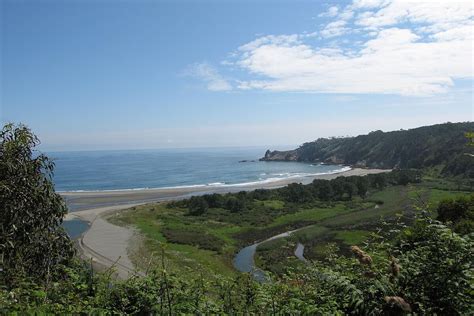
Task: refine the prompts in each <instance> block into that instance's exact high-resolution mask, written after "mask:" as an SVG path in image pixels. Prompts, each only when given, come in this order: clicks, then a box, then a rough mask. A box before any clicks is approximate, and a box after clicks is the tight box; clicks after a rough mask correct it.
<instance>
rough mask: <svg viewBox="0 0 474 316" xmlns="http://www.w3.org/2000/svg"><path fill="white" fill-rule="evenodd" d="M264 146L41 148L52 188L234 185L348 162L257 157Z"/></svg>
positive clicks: (326, 170) (314, 172)
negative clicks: (48, 160)
mask: <svg viewBox="0 0 474 316" xmlns="http://www.w3.org/2000/svg"><path fill="white" fill-rule="evenodd" d="M265 150H266V149H265V148H211V149H159V150H120V151H119V150H116V151H74V152H50V153H46V154H47V155H48V156H49V157H50V158H52V159H53V160H54V162H55V165H56V167H55V172H54V177H53V181H54V183H55V187H56V190H57V191H59V192H61V191H62V192H64V191H98V190H127V189H128V190H134V189H145V188H170V187H193V186H209V187H213V186H216V187H217V186H239V185H248V184H258V183H268V182H272V181H278V180H281V179H286V178H299V177H304V176H311V175H319V174H327V173H335V172H340V171H343V170H347V169H348V167H344V166H335V165H322V164H310V163H299V162H264V161H259V160H258V159H259V158H261V157H262V156H263V155H264V153H265Z"/></svg>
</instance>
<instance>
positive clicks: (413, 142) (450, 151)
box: [261, 122, 474, 177]
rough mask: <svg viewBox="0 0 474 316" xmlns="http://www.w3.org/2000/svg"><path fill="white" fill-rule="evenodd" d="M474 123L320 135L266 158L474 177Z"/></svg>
mask: <svg viewBox="0 0 474 316" xmlns="http://www.w3.org/2000/svg"><path fill="white" fill-rule="evenodd" d="M472 131H474V122H465V123H445V124H438V125H432V126H423V127H419V128H414V129H410V130H399V131H393V132H382V131H375V132H371V133H369V134H367V135H359V136H356V137H343V138H319V139H318V140H316V141H313V142H308V143H305V144H303V145H301V146H300V147H299V148H297V149H295V150H290V151H270V150H268V151H267V152H266V153H265V157H263V158H262V159H261V160H264V161H302V162H323V163H332V164H347V165H352V166H357V167H368V168H400V169H405V168H415V169H425V168H436V169H437V170H439V171H440V172H441V173H442V174H444V175H452V176H458V175H459V176H466V177H467V176H469V177H474V158H473V157H472V156H470V155H467V153H471V154H472V153H474V147H472V146H468V141H469V140H468V138H466V136H465V134H466V133H467V132H472Z"/></svg>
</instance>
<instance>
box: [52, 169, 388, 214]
mask: <svg viewBox="0 0 474 316" xmlns="http://www.w3.org/2000/svg"><path fill="white" fill-rule="evenodd" d="M389 171H390V170H387V169H362V168H353V169H351V170H346V171H341V172H337V173H328V174H320V175H313V176H303V177H292V178H286V179H281V180H276V181H271V182H266V183H254V184H242V185H240V184H237V185H234V184H232V185H227V186H226V185H223V186H212V185H210V186H206V185H204V186H188V187H174V188H155V189H124V190H104V191H70V192H59V194H60V195H61V196H62V197H63V198H64V199H65V201H66V203H67V204H68V207H69V210H70V212H71V213H75V212H77V211H82V210H87V209H91V208H100V207H106V206H118V205H123V204H132V203H140V204H143V203H152V202H164V201H168V200H178V199H185V198H189V197H191V196H192V195H203V194H212V193H220V194H224V193H235V192H239V191H252V190H256V189H276V188H280V187H284V186H286V185H288V184H291V183H302V184H309V183H311V182H312V181H313V180H315V179H324V180H331V179H334V178H337V177H340V176H346V177H347V176H364V175H367V174H375V173H381V172H389Z"/></svg>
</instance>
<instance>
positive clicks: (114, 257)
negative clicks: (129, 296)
mask: <svg viewBox="0 0 474 316" xmlns="http://www.w3.org/2000/svg"><path fill="white" fill-rule="evenodd" d="M389 171H390V170H382V169H360V168H354V169H351V170H348V171H344V172H340V173H333V174H324V175H319V176H308V177H303V178H288V179H282V180H281V181H275V182H271V183H264V184H258V185H248V186H239V187H205V188H203V187H192V188H181V189H144V190H132V191H130V190H122V191H93V192H61V193H60V195H61V196H62V197H63V198H64V199H65V200H66V202H67V203H68V206H69V207H70V206H71V205H72V209H75V211H71V212H69V213H68V214H66V216H65V217H64V220H65V221H67V220H72V219H79V220H82V221H86V222H88V223H89V227H88V229H87V230H86V231H84V232H83V233H82V234H81V236H80V237H79V238H78V239H77V240H78V248H79V250H80V251H81V253H82V255H83V257H85V258H87V259H88V260H92V262H93V263H95V264H96V265H98V266H101V267H103V268H108V267H110V266H114V267H115V268H116V274H117V275H118V277H119V278H122V279H126V278H128V277H129V276H131V275H134V274H137V273H138V274H139V272H137V271H136V270H135V267H134V265H133V263H132V262H131V260H130V259H129V257H128V251H127V249H128V248H129V246H130V243H131V239H132V237H133V235H134V234H135V233H136V232H135V231H134V229H133V228H129V227H121V226H116V225H113V224H111V223H110V222H108V221H107V219H106V217H107V216H108V215H111V214H114V213H116V212H120V211H122V210H125V209H128V208H131V207H134V206H138V205H142V204H146V203H156V202H165V201H171V200H179V199H185V198H188V197H190V196H192V195H202V194H207V193H221V194H222V193H232V192H239V191H251V190H256V189H276V188H279V187H283V186H286V185H288V184H290V183H303V184H308V183H311V182H312V181H313V180H314V179H325V180H330V179H334V178H337V177H339V176H346V177H347V176H364V175H368V174H376V173H383V172H389Z"/></svg>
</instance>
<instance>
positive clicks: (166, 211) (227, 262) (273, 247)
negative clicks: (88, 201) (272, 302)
mask: <svg viewBox="0 0 474 316" xmlns="http://www.w3.org/2000/svg"><path fill="white" fill-rule="evenodd" d="M443 181H446V180H443ZM452 187H454V185H452V184H450V183H447V182H443V183H438V182H436V181H435V180H430V181H427V182H423V183H421V184H417V185H409V186H391V187H387V188H385V189H383V190H381V191H374V192H371V193H369V195H368V197H367V198H366V199H365V200H362V199H360V198H358V197H357V198H355V199H354V200H353V201H340V202H324V201H314V202H307V203H304V204H296V203H285V202H283V201H281V200H278V199H272V200H265V201H259V200H254V201H252V202H251V203H250V206H249V207H248V209H247V210H245V211H242V212H238V213H232V212H230V211H228V210H225V209H222V208H212V209H209V210H208V211H207V212H206V213H205V214H204V215H201V216H190V215H188V212H187V210H186V209H181V208H179V207H175V208H170V207H167V206H166V204H165V203H158V204H147V205H143V206H139V207H134V208H132V209H130V210H128V211H124V212H121V213H120V215H119V216H114V217H112V218H111V219H110V220H111V221H113V222H115V223H118V224H121V225H133V226H135V227H136V228H137V229H138V230H139V231H140V232H141V233H142V235H143V236H144V242H143V251H142V252H141V257H137V256H135V257H134V260H135V261H136V263H138V265H139V266H142V267H143V266H145V264H144V262H145V263H148V262H152V263H155V264H159V262H160V261H161V253H162V252H163V249H164V252H165V257H166V262H167V264H168V265H169V266H170V269H171V270H173V271H175V272H177V273H185V272H186V273H189V272H190V271H191V272H192V273H202V274H204V275H206V274H208V275H225V276H230V275H233V274H235V273H237V272H236V271H235V270H234V269H233V267H232V259H233V257H234V255H235V253H236V252H237V251H238V250H240V248H241V247H243V246H246V245H249V244H251V243H253V242H255V241H261V240H265V239H267V238H269V237H271V236H274V235H277V234H279V233H282V232H285V231H288V230H294V229H299V228H301V229H299V230H297V231H296V232H294V233H293V234H292V235H291V236H290V237H287V238H283V239H278V240H274V241H271V242H267V243H264V244H262V245H260V246H259V247H258V249H257V254H258V255H257V257H256V258H255V259H256V262H257V263H258V264H260V265H261V267H263V268H267V269H271V270H272V271H274V272H282V271H284V268H285V266H294V265H296V264H298V262H297V260H296V259H295V258H294V254H293V252H294V248H295V246H296V242H301V243H303V244H304V245H305V247H306V248H305V257H307V258H310V259H321V258H323V257H324V256H325V255H326V254H328V253H330V252H331V251H332V252H334V250H332V249H335V248H331V247H330V246H328V245H338V246H339V249H342V250H341V253H344V251H346V252H347V249H348V246H349V245H353V244H362V243H363V242H364V241H365V240H366V239H367V237H368V236H369V234H370V231H371V230H373V229H374V227H376V226H375V225H378V223H379V222H380V218H381V217H383V218H385V219H390V218H395V215H396V214H398V213H404V214H408V215H410V216H411V215H413V213H414V208H413V206H412V205H413V203H416V202H417V201H418V200H420V199H421V200H424V201H425V202H427V203H429V204H431V205H432V207H433V208H435V207H436V206H437V204H438V203H439V201H441V200H443V199H445V198H452V197H455V196H458V195H462V194H469V192H465V191H456V190H447V189H446V188H452ZM205 248H207V249H205ZM328 249H329V250H328ZM151 254H153V256H152V255H151ZM138 261H141V262H138Z"/></svg>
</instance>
